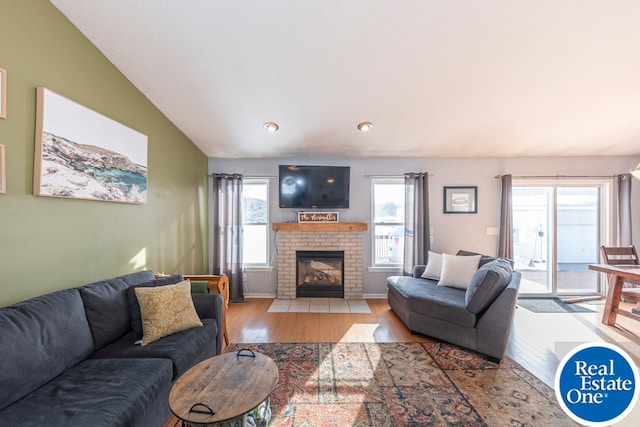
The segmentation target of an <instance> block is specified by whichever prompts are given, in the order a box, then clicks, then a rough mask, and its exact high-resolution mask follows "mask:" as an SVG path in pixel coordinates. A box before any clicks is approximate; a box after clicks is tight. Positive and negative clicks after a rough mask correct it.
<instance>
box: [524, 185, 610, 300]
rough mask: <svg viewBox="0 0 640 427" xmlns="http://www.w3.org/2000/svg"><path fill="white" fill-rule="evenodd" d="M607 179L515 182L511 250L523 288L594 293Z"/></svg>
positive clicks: (597, 289) (605, 217)
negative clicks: (603, 180)
mask: <svg viewBox="0 0 640 427" xmlns="http://www.w3.org/2000/svg"><path fill="white" fill-rule="evenodd" d="M608 194H609V183H608V182H593V181H590V182H585V181H581V182H576V181H566V180H553V182H541V181H538V182H536V183H533V182H531V181H529V182H527V180H523V181H522V182H516V181H515V180H514V184H513V223H514V254H515V261H516V265H515V268H516V270H519V271H520V272H521V273H522V278H523V280H522V284H521V287H520V293H521V294H533V295H596V294H599V293H600V283H599V277H598V274H596V273H595V272H593V271H591V270H589V269H588V266H589V264H593V263H597V262H598V260H599V247H600V245H601V242H602V241H605V238H606V232H607V230H608V229H609V224H608V217H609V216H608V215H607V212H608V209H609V203H608V200H609V198H608Z"/></svg>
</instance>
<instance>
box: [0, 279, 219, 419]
mask: <svg viewBox="0 0 640 427" xmlns="http://www.w3.org/2000/svg"><path fill="white" fill-rule="evenodd" d="M180 280H181V276H171V277H170V278H163V279H154V276H153V274H152V272H151V271H148V270H147V271H141V272H137V273H133V274H129V275H125V276H120V277H116V278H114V279H111V280H106V281H102V282H97V283H93V284H90V285H86V286H82V287H79V288H72V289H66V290H61V291H57V292H53V293H51V294H47V295H43V296H40V297H36V298H33V299H30V300H27V301H23V302H20V303H17V304H15V305H13V306H10V307H5V308H0V359H1V360H2V362H1V366H2V369H0V420H2V424H3V425H7V426H14V427H15V426H65V427H69V426H83V427H84V426H91V427H99V426H104V427H114V426H122V427H131V426H154V427H157V426H162V425H164V424H165V423H166V421H167V420H168V419H169V417H170V415H171V412H170V409H169V406H168V396H169V391H170V389H171V386H172V384H173V383H174V382H175V380H176V379H177V378H178V377H179V376H180V375H181V374H183V373H184V372H185V371H186V370H188V369H189V368H190V367H191V366H193V365H194V364H196V363H198V362H200V361H202V360H204V359H206V358H208V357H211V356H214V355H216V354H218V353H220V352H221V349H222V330H223V329H222V323H221V322H222V304H223V301H222V297H221V296H220V295H218V294H193V295H192V298H193V301H194V305H195V308H196V311H197V313H198V316H199V317H200V318H201V320H202V323H203V326H201V327H195V328H192V329H187V330H184V331H181V332H178V333H175V334H173V335H169V336H166V337H164V338H161V339H159V340H158V341H155V342H152V343H150V344H148V345H145V346H140V345H136V344H134V342H135V341H136V340H137V339H138V338H139V337H138V336H137V335H139V331H134V329H137V328H139V327H141V326H140V325H141V324H140V323H138V324H137V326H136V320H137V317H138V316H139V307H138V308H137V310H138V312H137V313H136V312H135V309H136V304H135V302H132V300H131V295H135V293H132V290H133V287H135V286H158V285H165V284H171V283H177V282H179V281H180ZM128 290H129V291H128ZM132 318H133V323H134V325H133V327H132Z"/></svg>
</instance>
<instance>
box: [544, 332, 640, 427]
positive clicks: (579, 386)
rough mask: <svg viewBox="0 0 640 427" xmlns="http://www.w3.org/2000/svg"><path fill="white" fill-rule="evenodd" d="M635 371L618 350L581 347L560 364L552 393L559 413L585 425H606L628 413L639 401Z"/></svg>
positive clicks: (598, 345)
mask: <svg viewBox="0 0 640 427" xmlns="http://www.w3.org/2000/svg"><path fill="white" fill-rule="evenodd" d="M638 379H639V378H638V368H637V367H636V365H635V363H634V362H633V360H632V359H631V357H630V356H629V355H628V354H627V353H626V352H625V351H624V350H622V349H621V348H619V347H617V346H615V345H613V344H609V343H600V342H596V343H587V344H582V345H580V346H578V347H576V348H574V349H573V350H572V351H570V352H569V353H568V354H567V355H566V356H565V357H564V358H563V359H562V361H561V362H560V365H559V366H558V370H557V371H556V377H555V391H556V397H557V399H558V403H559V404H560V407H561V408H562V410H563V411H564V412H565V413H566V414H567V415H568V416H569V417H570V418H571V419H573V420H574V421H576V422H578V423H580V424H582V425H585V426H593V427H595V426H608V425H611V424H614V423H617V422H619V421H620V420H622V419H623V418H624V417H626V416H627V415H628V414H629V412H631V411H632V410H633V408H634V406H635V405H636V402H637V401H638V394H639V392H640V389H639V388H638Z"/></svg>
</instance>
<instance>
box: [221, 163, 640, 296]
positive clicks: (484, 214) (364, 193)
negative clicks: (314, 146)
mask: <svg viewBox="0 0 640 427" xmlns="http://www.w3.org/2000/svg"><path fill="white" fill-rule="evenodd" d="M639 160H640V157H636V158H632V157H604V156H603V157H572V158H566V157H561V158H558V157H556V158H534V157H531V158H422V159H420V158H387V159H380V158H332V157H308V158H280V159H209V172H239V173H242V174H244V175H247V176H274V177H275V176H277V175H278V165H279V164H313V165H339V166H351V208H350V209H343V210H341V211H340V221H341V222H367V223H369V229H371V222H370V221H371V180H370V178H368V177H367V176H366V175H388V174H402V173H404V172H412V171H427V172H429V173H430V174H433V176H431V177H430V178H429V191H430V194H429V202H430V207H431V209H430V221H431V227H433V230H434V234H433V243H432V250H434V251H436V252H449V253H455V252H456V251H457V250H458V249H466V250H470V251H476V252H482V253H485V254H489V255H495V254H496V251H497V236H488V235H487V234H486V227H497V226H498V223H499V204H500V182H499V180H497V179H495V176H496V175H498V174H507V173H511V174H513V175H545V176H546V175H553V176H555V175H569V176H578V175H579V176H583V175H590V176H593V175H598V176H600V175H607V176H609V175H614V174H618V173H625V172H627V171H628V170H629V169H631V168H632V167H634V166H635V165H636V164H637V163H638V162H639ZM271 182H272V184H273V185H271V188H270V194H269V197H270V211H269V215H270V220H271V222H285V221H295V219H296V218H295V214H294V212H293V211H291V210H289V209H280V208H279V207H278V185H277V179H272V180H271ZM455 185H463V186H466V185H469V186H477V187H478V214H475V215H473V214H470V215H445V214H443V213H442V198H443V195H442V187H443V186H455ZM632 188H633V190H632V191H633V194H632V209H633V212H634V213H638V212H640V182H636V181H634V182H633V185H632ZM614 218H615V215H614ZM633 229H634V230H635V233H634V243H635V244H636V245H637V246H640V245H639V244H640V216H638V215H637V214H635V215H634V223H633ZM270 242H271V245H272V247H271V251H272V253H271V255H273V254H274V252H273V251H274V247H273V245H274V235H273V233H272V235H271V238H270ZM371 252H372V251H371V235H370V233H366V234H365V236H364V264H365V265H364V266H363V268H364V289H363V292H364V294H365V296H382V295H386V285H385V279H386V277H387V276H389V275H392V274H400V271H399V270H396V271H389V270H383V271H374V270H371V269H370V268H369V267H370V266H371V258H372V255H371ZM274 267H275V268H274V269H273V271H271V272H269V271H258V272H256V271H250V272H248V280H247V285H246V288H245V293H247V294H248V295H249V296H251V295H256V296H257V295H265V296H267V295H270V296H273V295H275V292H276V286H277V284H276V281H277V270H276V269H277V265H275V257H274Z"/></svg>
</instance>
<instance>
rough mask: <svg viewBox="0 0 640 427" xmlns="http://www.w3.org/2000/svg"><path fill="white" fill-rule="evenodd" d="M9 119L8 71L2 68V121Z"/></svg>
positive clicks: (0, 72) (0, 91)
mask: <svg viewBox="0 0 640 427" xmlns="http://www.w3.org/2000/svg"><path fill="white" fill-rule="evenodd" d="M6 118H7V70H5V69H4V68H0V119H6Z"/></svg>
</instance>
